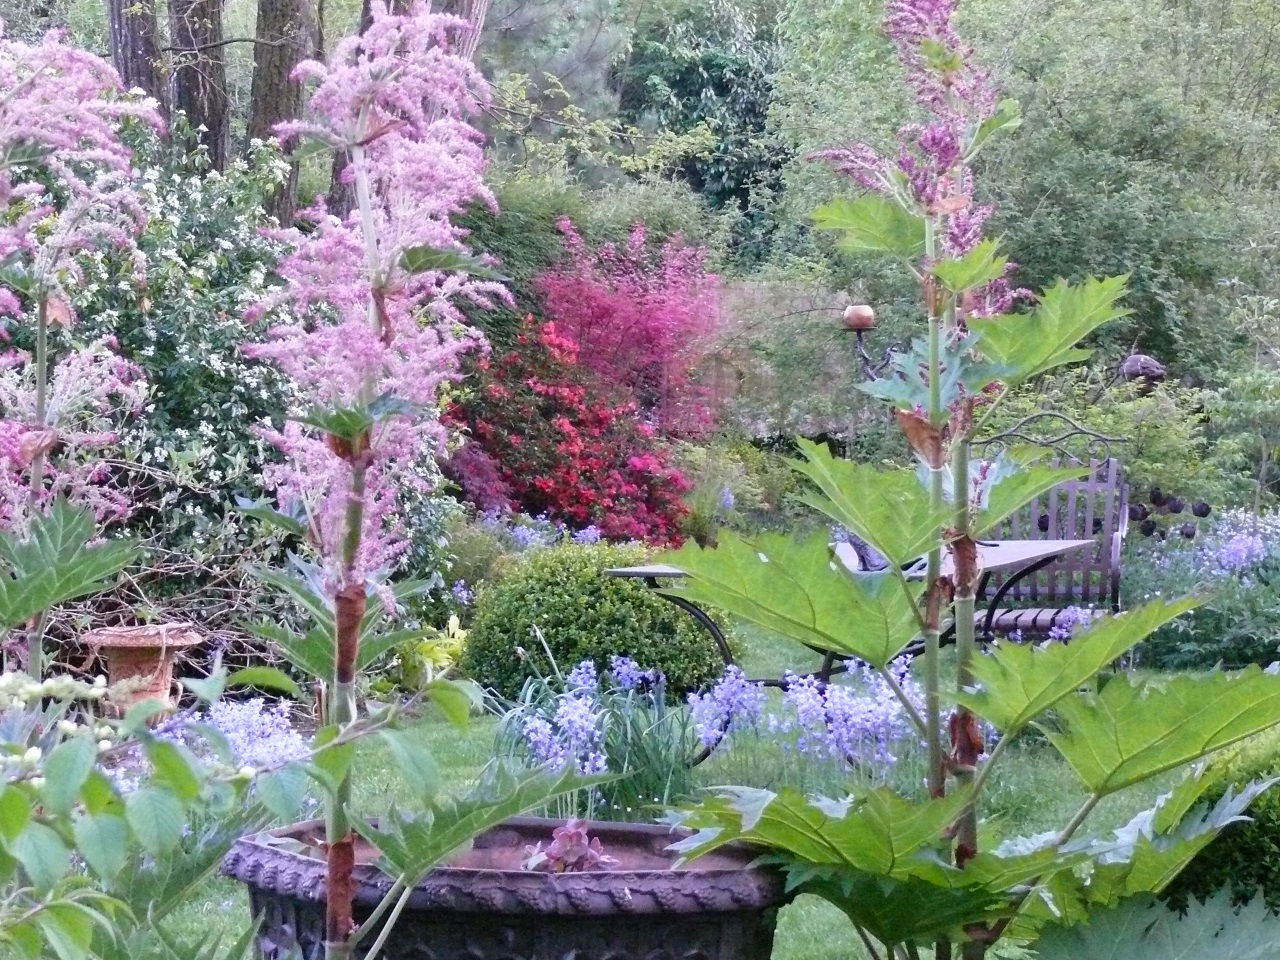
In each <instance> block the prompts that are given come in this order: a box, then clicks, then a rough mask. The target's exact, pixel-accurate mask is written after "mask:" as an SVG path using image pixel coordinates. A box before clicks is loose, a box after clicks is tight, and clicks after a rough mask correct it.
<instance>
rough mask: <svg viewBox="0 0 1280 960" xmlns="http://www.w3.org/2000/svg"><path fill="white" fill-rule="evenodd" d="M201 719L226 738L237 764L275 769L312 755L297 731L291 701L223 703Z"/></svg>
mask: <svg viewBox="0 0 1280 960" xmlns="http://www.w3.org/2000/svg"><path fill="white" fill-rule="evenodd" d="M200 720H201V721H202V722H203V723H205V724H207V725H208V726H210V727H212V728H213V729H214V730H217V731H218V732H219V733H221V734H222V735H223V737H225V738H226V740H227V743H228V744H229V745H230V747H231V751H232V753H234V754H235V758H236V762H237V763H239V764H241V765H244V766H250V767H255V768H261V767H271V766H276V765H279V764H283V763H287V762H290V761H299V760H305V759H306V758H307V756H308V755H309V754H310V747H309V745H308V743H307V741H306V739H305V738H304V737H303V736H302V734H300V733H299V732H298V731H297V730H296V729H294V726H293V721H292V720H291V719H290V717H289V704H288V702H287V701H283V700H282V701H280V702H279V703H277V704H276V705H275V706H272V707H268V706H267V705H266V702H265V701H264V700H263V699H262V698H261V697H254V698H253V699H251V700H244V701H239V702H237V701H234V700H219V701H217V702H216V703H213V704H210V706H209V709H208V710H206V711H205V712H204V714H203V716H202V717H200Z"/></svg>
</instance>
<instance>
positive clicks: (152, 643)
mask: <svg viewBox="0 0 1280 960" xmlns="http://www.w3.org/2000/svg"><path fill="white" fill-rule="evenodd" d="M81 639H82V641H83V642H84V643H85V644H87V645H88V646H89V648H90V649H92V650H93V651H94V652H95V653H98V652H99V651H100V652H101V653H102V656H103V657H104V658H105V659H106V661H107V679H108V680H109V681H110V683H111V684H112V686H114V685H116V684H118V683H120V681H122V680H134V681H137V683H136V684H134V685H131V689H128V690H125V691H122V692H120V693H117V694H115V695H114V696H113V697H112V704H113V706H114V707H115V708H116V709H117V710H119V711H120V712H121V713H123V712H125V711H126V710H128V709H129V708H130V707H131V706H133V705H134V704H136V703H141V702H142V701H143V700H157V701H159V702H160V703H162V704H163V705H164V706H165V707H169V708H172V707H173V706H174V703H173V700H172V691H173V665H174V662H175V661H176V660H177V658H178V653H179V652H180V651H182V650H185V649H186V648H187V647H191V646H195V645H196V644H197V643H199V642H200V640H201V639H202V638H201V636H200V634H199V633H197V632H196V630H195V628H194V627H192V626H191V624H189V623H164V624H149V625H147V626H141V627H102V628H100V629H98V630H91V631H89V632H88V633H86V634H85V635H84V637H82V638H81Z"/></svg>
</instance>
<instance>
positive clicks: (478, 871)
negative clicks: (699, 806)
mask: <svg viewBox="0 0 1280 960" xmlns="http://www.w3.org/2000/svg"><path fill="white" fill-rule="evenodd" d="M561 823H562V821H558V820H543V819H538V818H531V817H530V818H517V819H514V820H509V821H507V823H505V824H503V825H502V826H501V827H498V828H497V829H494V830H491V831H489V832H488V833H486V834H482V835H481V836H480V837H478V838H477V839H476V841H475V843H474V844H473V845H472V847H471V849H469V850H467V851H466V852H464V853H462V854H461V855H460V856H458V857H457V858H456V859H455V860H454V861H453V862H451V863H449V864H448V865H447V866H443V867H440V868H437V869H436V870H434V871H433V872H432V873H430V874H429V875H428V876H427V877H426V879H425V880H423V881H422V883H420V884H419V885H418V887H417V888H416V889H415V890H414V892H413V894H412V895H411V896H410V898H409V901H408V904H407V906H406V909H405V910H404V911H403V912H402V913H401V915H400V918H399V921H398V923H397V925H396V927H395V930H394V932H393V933H392V934H391V936H389V937H388V938H387V941H386V944H385V946H384V947H383V951H382V954H380V955H379V956H380V957H382V956H384V955H385V957H386V960H565V958H573V960H769V956H770V953H771V952H772V950H773V934H774V928H775V924H776V918H777V908H778V907H779V906H781V905H782V904H783V903H784V902H785V901H786V899H787V895H786V894H785V892H784V882H783V878H782V876H781V874H780V873H778V872H777V871H776V870H774V869H772V868H768V867H756V866H752V861H753V860H754V859H755V857H756V855H757V854H756V852H754V851H752V850H750V849H747V848H744V847H737V846H728V847H724V848H721V849H720V850H718V851H716V852H715V853H712V854H708V855H707V856H704V857H701V858H699V859H697V860H695V861H693V862H692V863H689V864H686V865H684V866H683V867H681V868H680V869H673V865H674V863H675V860H676V859H677V857H676V855H675V854H673V853H671V852H670V851H669V850H668V849H667V847H668V846H669V845H670V844H671V843H673V842H675V841H676V840H678V839H680V837H681V836H683V834H678V833H673V832H672V831H671V829H670V828H667V827H661V826H653V825H648V824H618V823H592V824H590V825H589V830H590V832H591V835H592V836H594V837H599V839H600V842H601V843H602V844H603V846H604V852H605V853H606V854H607V855H608V856H610V857H612V858H614V860H616V862H615V863H613V864H611V865H609V866H608V867H607V868H605V869H600V870H592V871H587V872H582V873H543V872H535V871H529V870H526V869H524V868H523V863H524V861H525V859H526V858H527V857H528V853H527V852H526V849H525V848H526V847H527V846H530V845H532V844H535V843H537V842H538V841H543V842H546V841H549V840H550V838H551V832H552V830H554V829H555V828H556V827H558V826H560V825H561ZM323 837H324V825H323V823H322V822H320V821H312V822H309V823H303V824H297V825H295V826H291V827H285V828H283V829H280V830H273V831H268V832H265V833H259V834H255V835H251V836H247V837H243V838H241V839H240V840H239V841H238V842H237V843H236V845H235V846H234V847H233V848H232V849H231V852H230V853H229V854H228V855H227V858H226V860H225V861H224V862H223V867H222V871H223V873H225V874H227V875H228V876H231V877H234V878H236V879H237V880H240V881H242V882H243V883H245V884H246V885H247V886H248V887H249V902H250V906H251V908H252V911H253V914H254V916H257V917H261V918H262V926H261V927H260V931H259V935H258V941H259V947H260V948H261V950H262V955H263V957H264V960H284V958H286V957H299V958H301V960H323V956H324V897H325V864H324V860H323V857H322V855H321V843H322V841H323ZM376 860H377V852H376V851H375V850H373V849H372V848H370V847H368V846H364V847H363V849H360V850H359V851H358V853H357V866H356V895H355V914H356V919H357V922H360V921H361V920H363V919H364V918H366V917H368V915H369V914H370V912H371V911H372V910H373V908H374V907H375V906H376V905H377V903H378V901H379V900H381V899H382V897H383V896H384V895H385V894H386V892H387V891H388V890H389V889H390V888H391V878H389V877H388V876H387V875H386V874H384V873H383V872H382V871H380V870H379V869H378V868H377V866H375V862H376ZM374 939H375V937H374V936H372V935H371V936H368V937H365V938H364V939H363V940H362V941H361V943H360V945H359V947H357V949H356V951H355V957H357V958H359V957H362V956H363V951H364V950H365V949H367V948H368V947H369V946H370V944H371V943H372V942H373V940H374Z"/></svg>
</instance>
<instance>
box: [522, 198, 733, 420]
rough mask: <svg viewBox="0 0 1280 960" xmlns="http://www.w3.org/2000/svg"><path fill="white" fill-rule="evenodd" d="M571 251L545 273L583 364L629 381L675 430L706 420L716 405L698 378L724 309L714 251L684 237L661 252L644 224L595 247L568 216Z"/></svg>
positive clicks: (556, 318) (544, 287)
mask: <svg viewBox="0 0 1280 960" xmlns="http://www.w3.org/2000/svg"><path fill="white" fill-rule="evenodd" d="M559 227H560V231H561V232H562V233H563V234H564V237H565V246H566V248H567V250H568V259H567V261H566V262H565V263H564V264H562V265H561V266H559V267H557V268H556V269H554V270H551V271H549V272H547V273H544V274H543V275H542V276H541V277H539V278H538V279H537V280H536V281H535V286H536V288H537V290H538V292H539V293H540V294H541V295H542V298H543V301H544V303H545V306H546V317H547V319H548V320H550V321H551V322H553V323H554V324H555V325H556V329H557V330H559V331H560V333H561V334H562V335H564V336H566V337H568V338H570V339H571V340H573V341H575V342H576V343H577V345H578V353H579V356H580V357H581V362H582V363H583V365H584V366H585V367H586V368H587V369H589V370H590V371H591V372H592V373H594V374H596V375H597V376H598V377H599V378H600V379H601V380H602V381H604V382H605V383H610V384H615V385H618V386H622V387H625V388H626V389H627V390H628V391H629V393H630V395H631V399H632V400H633V401H634V402H635V403H636V404H637V406H638V407H639V409H641V410H643V411H645V412H646V413H647V414H650V415H651V416H652V417H653V419H654V420H655V421H656V422H657V424H658V425H659V427H660V428H661V429H662V431H663V432H665V433H688V432H694V431H697V430H699V429H702V428H705V427H706V426H707V424H708V419H709V414H708V411H707V408H706V403H705V396H704V391H703V389H702V388H701V387H700V386H699V385H698V383H697V381H696V380H695V378H694V370H695V367H696V366H697V364H698V362H699V360H700V359H701V358H702V350H703V346H704V344H705V342H706V338H707V335H708V334H709V333H710V332H711V331H712V329H713V327H714V324H715V321H716V317H717V314H718V311H719V280H718V278H717V277H716V275H715V274H712V273H708V272H707V269H706V257H707V251H706V250H705V249H704V248H702V247H691V246H687V245H685V244H684V243H683V242H681V240H680V239H679V238H678V237H677V238H675V239H672V240H671V241H669V242H668V243H666V244H664V245H663V247H662V249H661V250H659V251H657V252H656V253H654V252H651V251H650V250H649V249H648V247H647V246H646V243H645V237H646V235H645V228H644V225H643V224H636V225H635V226H634V227H633V228H632V230H631V236H630V237H629V238H628V240H627V243H626V245H625V246H624V247H618V246H616V245H614V244H605V245H604V246H602V247H601V248H600V249H599V250H598V251H593V250H590V249H589V248H588V247H587V245H586V243H585V242H584V241H583V239H582V237H581V236H580V235H579V234H578V231H577V230H576V229H575V228H574V226H573V224H572V223H571V222H570V221H569V220H568V219H562V220H561V221H560V222H559Z"/></svg>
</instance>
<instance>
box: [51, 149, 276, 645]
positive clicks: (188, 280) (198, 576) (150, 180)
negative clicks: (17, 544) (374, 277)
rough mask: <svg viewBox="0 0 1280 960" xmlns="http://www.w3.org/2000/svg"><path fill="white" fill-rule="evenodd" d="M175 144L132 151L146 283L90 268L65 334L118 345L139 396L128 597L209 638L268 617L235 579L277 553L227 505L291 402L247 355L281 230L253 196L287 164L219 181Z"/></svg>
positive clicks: (118, 479)
mask: <svg viewBox="0 0 1280 960" xmlns="http://www.w3.org/2000/svg"><path fill="white" fill-rule="evenodd" d="M182 139H183V138H182V132H181V131H180V130H175V131H174V133H173V135H172V143H171V144H166V143H164V142H161V141H160V140H158V139H157V138H155V137H153V136H147V137H146V138H145V139H143V140H142V141H141V142H140V143H138V144H137V145H136V147H137V153H136V158H135V159H136V163H137V165H138V167H139V168H140V170H141V174H140V191H139V192H140V196H141V199H142V201H143V203H144V205H145V208H146V213H147V218H148V222H147V226H146V229H145V231H144V232H143V234H142V236H141V238H140V240H139V244H138V246H139V248H140V250H141V251H142V254H143V256H144V257H145V259H146V282H145V286H143V287H141V288H140V287H139V286H138V285H137V284H136V283H135V284H130V283H126V282H124V280H123V279H122V266H123V265H122V264H120V263H118V262H114V261H113V259H112V258H111V257H110V256H103V255H97V256H95V257H93V258H91V259H90V260H89V261H88V262H86V263H85V264H84V274H85V278H84V284H83V285H82V286H81V288H80V289H79V290H78V295H77V297H76V299H75V308H76V310H77V311H78V313H79V315H80V316H81V317H82V318H83V319H82V321H81V322H80V323H79V324H78V325H77V328H76V329H75V331H74V334H75V336H76V337H77V338H92V337H97V336H112V337H114V338H115V340H116V341H117V342H118V344H119V348H118V349H119V352H120V353H121V354H122V355H123V356H124V357H125V358H127V359H128V360H130V361H132V362H133V363H134V364H136V365H137V366H138V367H139V368H140V371H141V374H142V377H143V378H144V379H145V381H146V383H147V385H148V391H147V395H146V397H145V398H144V403H143V408H142V410H141V411H140V413H139V415H138V416H136V417H133V418H131V419H130V420H129V421H128V422H127V423H125V424H123V425H122V428H121V430H120V444H119V448H118V451H117V454H116V456H117V458H118V459H117V460H116V462H114V463H113V467H114V468H115V477H114V480H113V482H114V483H116V484H118V485H120V486H121V487H122V488H123V489H125V490H127V493H128V496H129V498H130V499H131V501H132V502H133V504H134V512H133V514H132V517H131V518H130V520H129V526H130V528H131V530H132V531H133V532H134V533H136V534H138V535H139V536H140V537H141V538H142V539H143V541H144V543H145V545H146V556H145V558H144V560H145V562H144V564H143V569H144V571H145V572H144V573H141V574H140V575H139V578H136V579H135V580H134V581H133V583H134V587H133V589H134V594H133V595H131V596H128V597H125V598H123V599H124V600H125V602H127V603H131V604H133V605H135V606H136V605H138V604H139V603H141V604H143V611H144V614H150V615H152V616H155V615H158V614H159V613H160V612H161V610H162V611H163V614H164V615H165V616H168V617H173V616H181V617H183V618H187V619H195V620H197V621H198V622H200V623H201V624H202V625H205V626H207V627H209V628H211V629H213V630H214V631H215V632H218V631H225V630H229V629H230V628H231V627H232V626H233V625H234V624H235V623H236V622H238V621H240V620H242V619H245V618H247V617H252V616H254V615H255V614H257V613H260V612H261V611H259V610H256V609H251V608H250V604H251V598H253V597H254V596H255V594H254V593H253V592H251V591H250V590H248V589H247V585H246V583H245V580H244V578H243V576H242V575H241V574H242V572H243V569H244V567H245V565H246V562H251V561H253V560H255V559H256V560H262V559H268V558H269V557H270V556H271V555H272V554H274V553H275V552H277V551H278V550H279V546H280V545H279V542H278V540H277V539H275V538H274V537H273V535H271V534H270V533H269V532H268V531H266V530H264V529H262V528H261V527H260V525H259V524H257V523H256V522H255V521H252V520H247V519H246V518H244V517H242V516H241V515H240V514H239V513H238V512H237V510H236V509H235V503H236V499H237V498H238V497H247V498H251V499H252V498H256V497H258V496H261V483H260V472H261V467H262V464H263V463H264V462H269V461H270V460H271V459H272V458H273V453H272V451H271V449H270V448H269V447H268V446H267V445H266V444H265V443H264V442H263V441H262V440H261V438H260V437H259V436H258V435H257V433H256V431H255V427H256V426H257V425H260V424H263V423H266V422H267V421H275V422H276V423H279V421H280V419H281V417H282V416H283V413H284V410H285V408H286V406H287V404H288V387H287V385H286V384H285V383H284V382H283V381H282V379H281V378H280V376H279V375H278V374H277V373H276V372H275V371H274V370H273V369H272V368H271V367H270V366H268V365H265V364H262V363H260V362H257V361H254V360H251V359H250V358H249V357H247V356H246V355H245V353H244V352H243V350H242V347H243V346H244V345H245V344H246V343H249V342H256V341H258V340H261V339H262V332H261V330H260V329H259V328H258V327H257V326H255V325H251V324H249V323H247V322H246V321H245V320H244V317H243V315H244V309H245V306H246V305H247V304H249V303H251V302H253V301H254V300H256V299H259V298H260V297H261V296H262V294H263V291H264V290H266V289H267V288H268V287H270V286H271V284H272V282H273V281H272V277H273V270H274V268H275V264H276V261H277V259H278V257H279V256H280V254H281V252H282V250H283V247H282V245H281V244H280V243H279V242H278V241H276V240H274V239H272V238H271V237H270V236H269V235H267V233H265V232H264V231H265V230H268V229H269V228H270V227H272V226H274V224H273V223H271V222H270V221H269V220H268V219H267V218H266V217H265V215H264V214H263V212H262V201H263V199H264V198H265V197H266V196H267V195H268V194H269V193H270V192H271V191H272V190H273V189H274V187H275V185H276V184H277V183H279V182H280V180H281V179H282V178H283V177H284V176H285V175H286V174H287V171H288V167H287V164H286V163H285V162H284V160H283V159H282V157H281V155H280V152H279V150H278V149H277V148H276V147H274V146H273V145H268V144H263V143H257V142H255V144H254V145H253V146H252V148H251V150H250V154H249V156H248V157H247V158H239V159H236V160H234V161H233V162H232V163H231V165H230V166H229V168H228V169H227V170H226V172H225V173H221V174H220V173H217V172H215V171H211V170H209V169H207V164H206V161H205V158H204V156H203V155H202V154H200V153H196V152H184V151H183V150H182V149H180V148H179V147H178V146H177V144H180V143H181V142H182ZM147 605H152V606H154V607H158V608H160V610H155V609H153V610H147ZM175 606H176V607H178V608H179V609H177V610H175V609H174V607H175ZM82 613H83V611H82Z"/></svg>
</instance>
